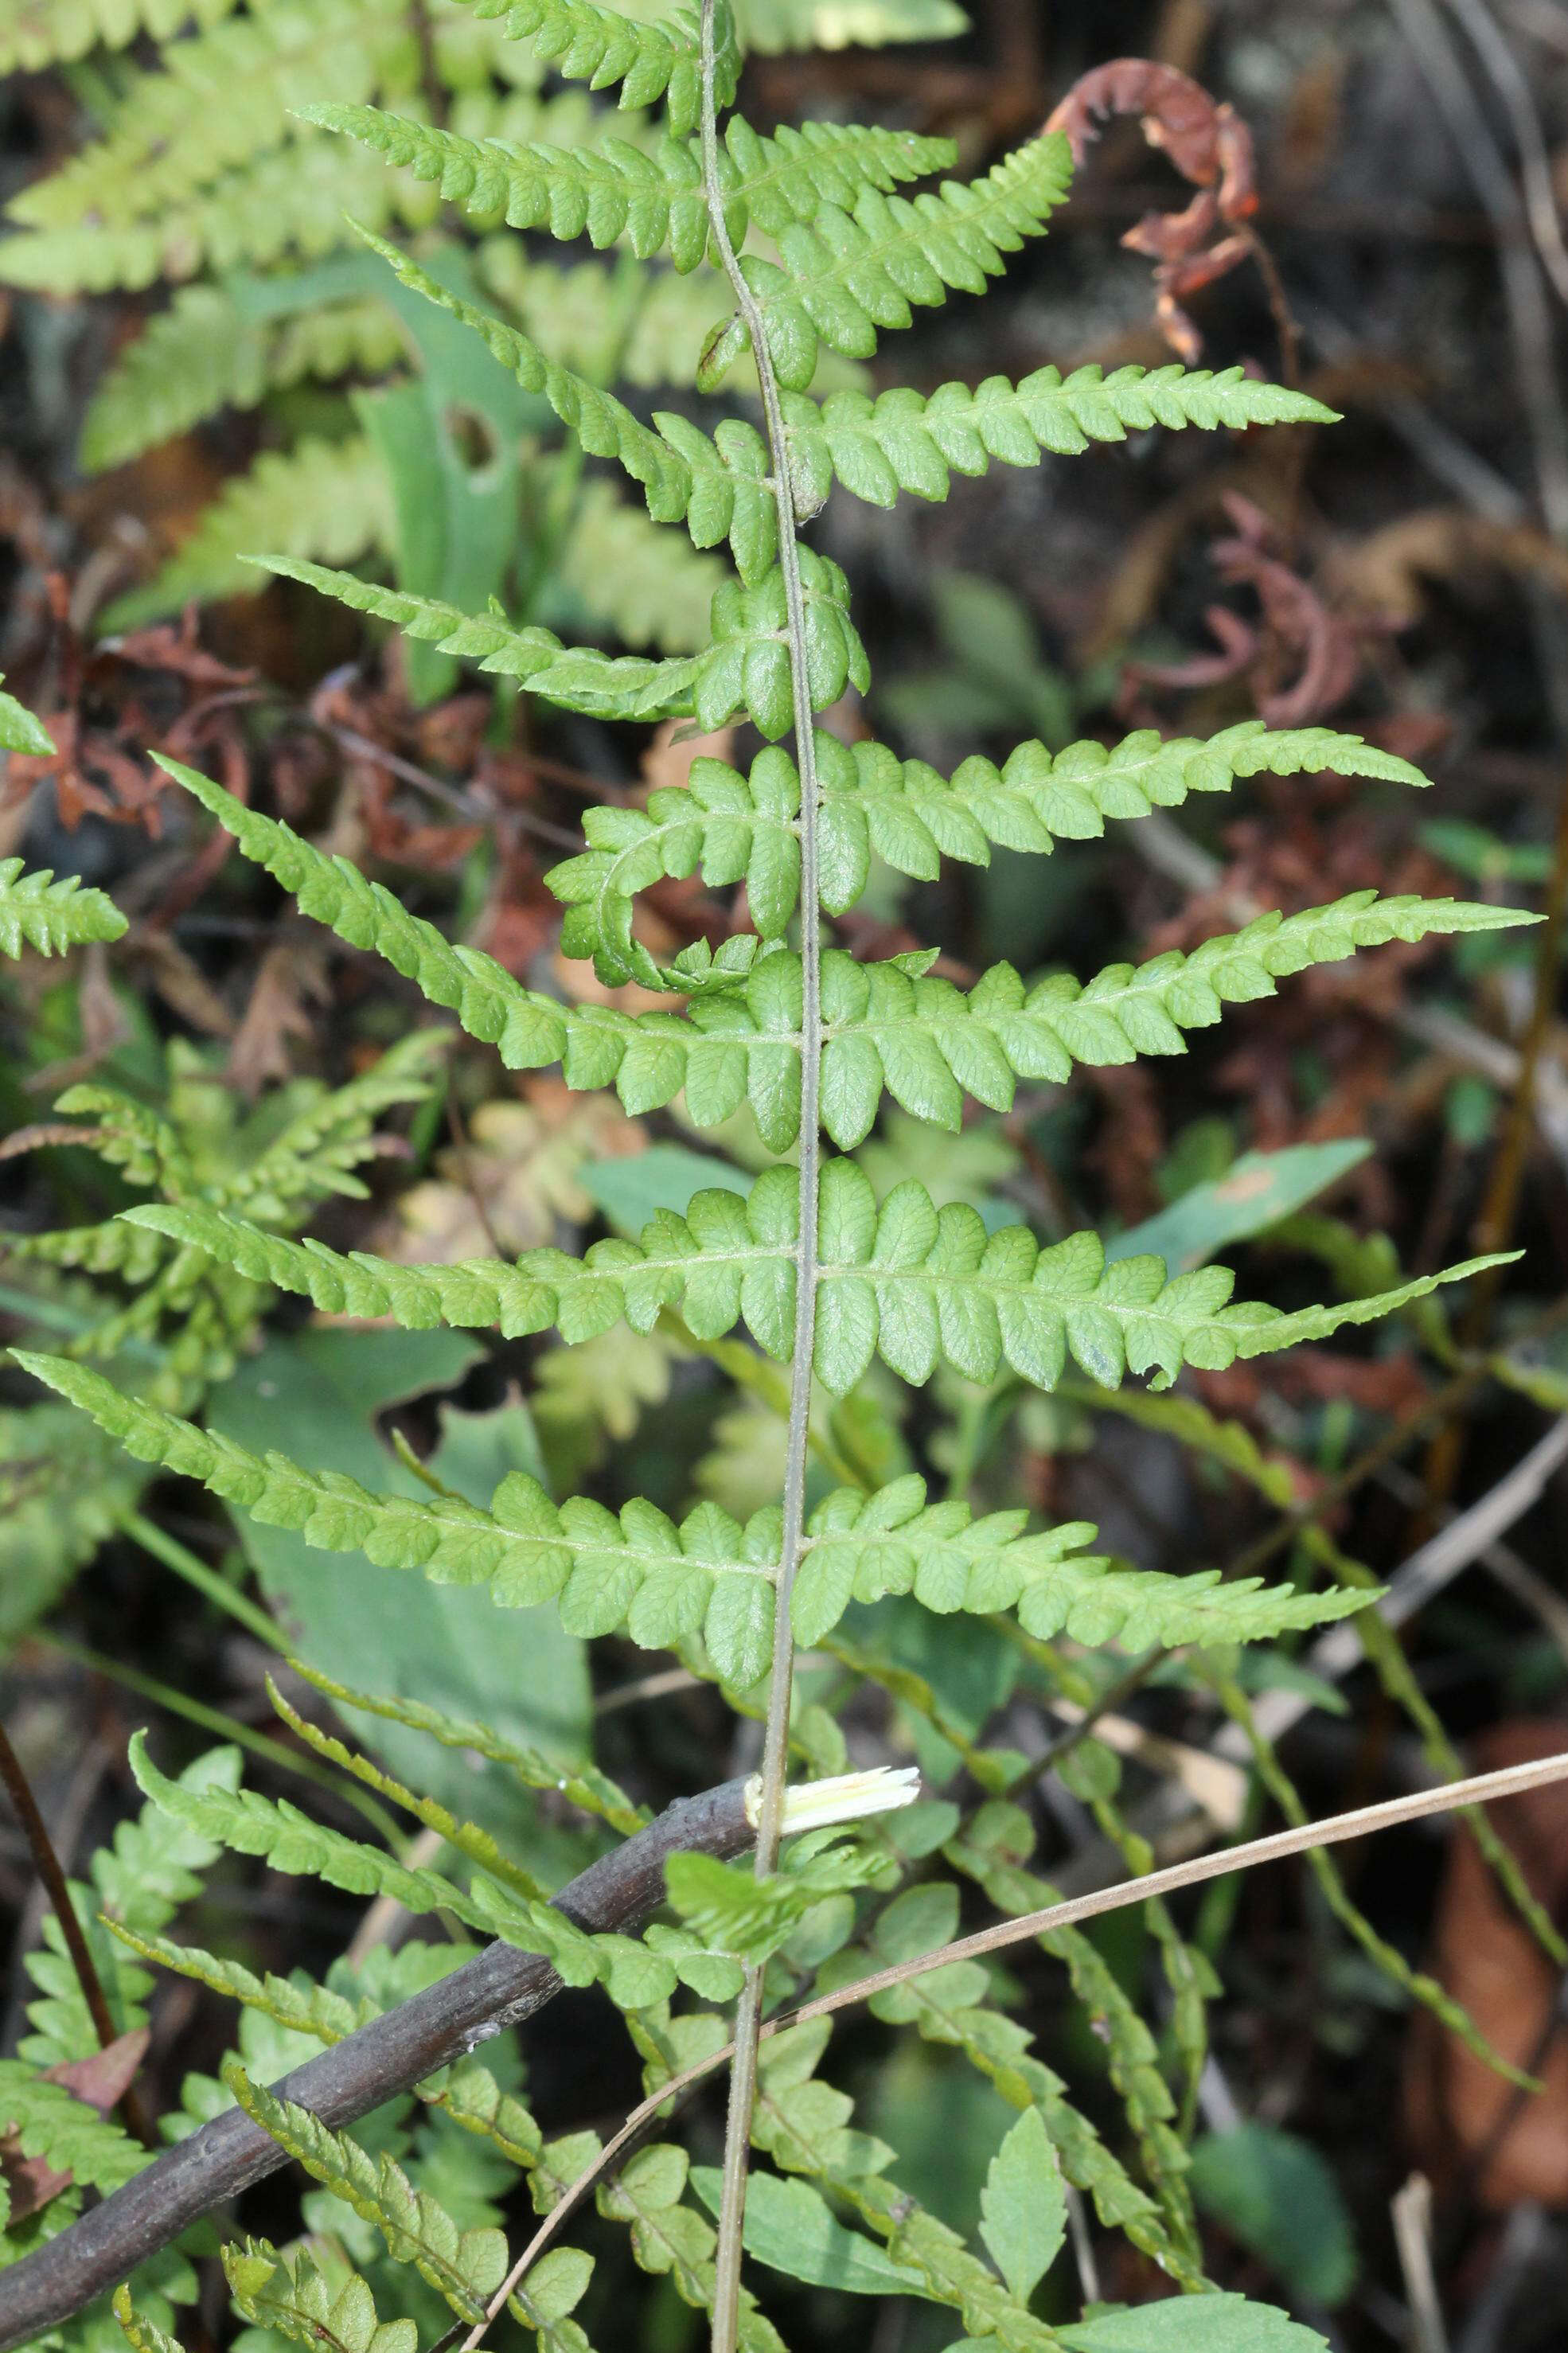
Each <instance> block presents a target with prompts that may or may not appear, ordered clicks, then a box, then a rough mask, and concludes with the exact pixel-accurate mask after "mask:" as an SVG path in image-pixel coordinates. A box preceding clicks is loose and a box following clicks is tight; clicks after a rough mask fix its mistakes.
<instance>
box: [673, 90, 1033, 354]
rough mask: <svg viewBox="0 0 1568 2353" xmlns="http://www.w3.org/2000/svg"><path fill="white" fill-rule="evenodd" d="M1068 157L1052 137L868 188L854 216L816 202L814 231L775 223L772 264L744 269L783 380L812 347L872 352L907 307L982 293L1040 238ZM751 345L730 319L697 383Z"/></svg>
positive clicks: (901, 323) (738, 322)
mask: <svg viewBox="0 0 1568 2353" xmlns="http://www.w3.org/2000/svg"><path fill="white" fill-rule="evenodd" d="M1070 170H1071V156H1070V153H1069V151H1068V144H1067V142H1066V140H1065V139H1063V138H1061V137H1059V136H1058V135H1057V134H1054V133H1053V134H1052V135H1051V136H1050V137H1049V138H1041V139H1037V140H1033V141H1031V142H1030V143H1029V144H1028V145H1027V146H1026V147H1020V148H1018V149H1017V150H1016V152H1015V153H1013V154H1011V155H1009V156H1007V157H1005V159H1004V161H1003V162H1002V163H1000V164H997V165H996V166H995V168H994V170H993V171H991V172H989V173H988V174H986V176H985V177H984V179H983V180H975V181H973V182H970V183H968V184H967V185H966V184H964V183H963V182H961V181H956V180H948V181H945V182H944V183H943V184H942V188H941V190H940V191H939V192H938V193H937V194H936V195H921V196H916V197H915V198H914V199H913V200H912V201H910V199H909V198H907V197H904V196H898V195H882V194H881V192H880V191H879V189H876V188H867V189H865V190H863V191H862V193H861V194H860V195H859V196H858V198H857V200H856V203H855V207H854V210H853V211H852V212H846V211H844V210H843V209H842V208H841V207H839V206H833V205H825V206H822V207H821V208H820V209H819V210H818V212H817V213H816V216H815V218H814V220H813V222H812V224H811V226H809V227H807V226H806V225H805V223H804V222H799V221H797V222H795V224H794V225H792V226H791V227H787V228H783V229H781V231H780V233H779V236H778V239H777V243H778V250H779V259H778V260H777V261H776V262H773V261H763V260H762V259H758V258H756V257H755V256H747V257H745V258H744V259H742V264H741V267H742V270H743V271H744V273H745V277H746V282H747V284H748V285H749V286H750V288H751V290H752V293H753V295H754V296H755V297H756V301H757V306H758V309H759V310H760V311H761V313H762V320H763V332H764V333H765V335H766V336H767V339H768V349H769V351H770V353H772V356H773V366H774V369H775V370H776V372H777V375H778V379H779V382H780V383H781V385H784V386H785V387H786V388H787V389H788V390H790V391H792V392H805V390H806V388H807V387H808V385H810V383H811V380H812V378H813V376H814V375H816V361H817V353H818V350H819V347H820V345H821V344H822V343H826V344H827V346H828V347H829V349H830V350H832V351H836V352H843V353H846V354H847V356H849V357H850V358H852V359H869V358H871V357H872V355H873V354H874V353H875V352H876V349H877V337H878V334H879V332H882V331H886V330H887V329H889V328H896V327H907V326H909V324H910V320H911V315H912V314H911V312H910V303H911V302H918V303H938V302H944V301H946V300H947V296H948V293H949V291H950V290H954V289H956V290H961V291H963V292H965V293H970V294H981V293H984V290H985V281H986V280H987V278H994V277H996V276H997V275H999V274H1000V272H1001V270H1002V269H1004V267H1005V264H1004V261H1003V255H1004V254H1005V253H1016V251H1017V250H1018V249H1019V248H1020V247H1021V246H1022V245H1023V243H1024V240H1025V239H1026V237H1037V236H1039V235H1040V234H1041V233H1042V231H1043V230H1044V228H1045V226H1046V222H1047V218H1048V216H1050V214H1051V213H1052V212H1054V211H1055V209H1056V207H1057V206H1058V205H1059V204H1060V203H1061V201H1062V199H1063V197H1064V196H1065V195H1066V194H1067V186H1068V176H1069V174H1070ZM748 342H749V336H748V334H747V331H746V327H745V324H744V322H743V321H742V319H741V318H740V317H739V315H738V314H737V315H736V316H735V317H734V318H732V319H731V321H730V322H729V324H728V326H727V327H724V328H723V329H722V331H716V332H715V334H714V337H713V340H712V342H711V343H710V347H709V351H708V353H707V356H706V358H705V361H704V364H703V367H702V369H701V371H700V375H699V377H698V383H699V385H700V389H701V390H703V391H704V392H713V391H716V390H717V389H718V387H719V385H721V383H722V382H723V380H724V377H725V376H726V375H728V373H729V371H730V369H731V367H732V366H733V364H734V363H735V361H736V360H737V359H738V358H739V356H740V354H741V353H742V351H743V350H744V349H745V348H746V345H747V343H748Z"/></svg>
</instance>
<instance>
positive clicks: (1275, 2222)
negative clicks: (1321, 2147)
mask: <svg viewBox="0 0 1568 2353" xmlns="http://www.w3.org/2000/svg"><path fill="white" fill-rule="evenodd" d="M1192 2184H1193V2195H1194V2198H1195V2199H1196V2200H1197V2202H1198V2205H1199V2206H1200V2207H1201V2208H1202V2210H1203V2211H1204V2212H1205V2214H1207V2215H1208V2216H1210V2218H1211V2219H1212V2220H1213V2221H1215V2222H1217V2223H1218V2224H1219V2225H1220V2227H1221V2228H1222V2229H1223V2230H1225V2231H1226V2232H1228V2233H1229V2235H1230V2237H1231V2238H1233V2239H1235V2240H1237V2241H1238V2242H1239V2243H1240V2244H1241V2245H1242V2246H1244V2247H1247V2248H1249V2249H1250V2250H1251V2252H1252V2253H1254V2254H1257V2255H1261V2256H1262V2258H1263V2260H1264V2262H1265V2263H1268V2266H1269V2267H1270V2269H1271V2270H1272V2271H1274V2272H1275V2273H1276V2274H1278V2275H1279V2278H1280V2279H1281V2280H1282V2281H1283V2282H1284V2284H1285V2285H1286V2286H1287V2287H1288V2288H1289V2290H1290V2292H1291V2294H1292V2295H1295V2296H1298V2297H1300V2298H1302V2299H1303V2300H1304V2301H1306V2302H1308V2303H1310V2304H1323V2305H1337V2304H1342V2303H1343V2301H1344V2299H1345V2297H1346V2296H1347V2295H1349V2294H1350V2292H1351V2289H1352V2286H1353V2285H1354V2284H1355V2275H1356V2255H1355V2241H1354V2237H1353V2234H1352V2229H1351V2219H1350V2215H1349V2213H1348V2211H1346V2207H1345V2202H1344V2199H1343V2197H1342V2195H1341V2191H1340V2186H1339V2184H1338V2182H1337V2181H1336V2180H1335V2179H1334V2177H1333V2174H1332V2172H1331V2169H1330V2168H1329V2166H1328V2164H1327V2163H1326V2162H1325V2160H1324V2159H1323V2158H1322V2157H1321V2156H1320V2154H1319V2152H1318V2151H1317V2150H1316V2149H1315V2148H1314V2147H1312V2146H1311V2144H1310V2141H1305V2140H1301V2139H1300V2138H1299V2137H1298V2136H1297V2135H1296V2134H1294V2133H1289V2132H1281V2131H1280V2130H1279V2127H1278V2126H1275V2125H1263V2124H1243V2125H1238V2126H1237V2128H1236V2129H1235V2131H1233V2132H1225V2133H1205V2135H1204V2136H1203V2137H1202V2138H1201V2139H1200V2140H1199V2141H1198V2142H1197V2143H1196V2144H1195V2146H1194V2149H1193V2170H1192Z"/></svg>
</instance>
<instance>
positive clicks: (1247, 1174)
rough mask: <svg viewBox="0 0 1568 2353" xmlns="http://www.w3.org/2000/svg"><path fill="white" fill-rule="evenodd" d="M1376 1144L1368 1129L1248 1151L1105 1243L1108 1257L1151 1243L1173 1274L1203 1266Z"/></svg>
mask: <svg viewBox="0 0 1568 2353" xmlns="http://www.w3.org/2000/svg"><path fill="white" fill-rule="evenodd" d="M1371 1150H1372V1145H1370V1144H1369V1143H1367V1141H1366V1140H1365V1138H1364V1137H1363V1136H1348V1137H1346V1138H1345V1139H1344V1140H1343V1141H1342V1142H1336V1143H1333V1144H1297V1145H1289V1147H1288V1148H1287V1149H1286V1150H1285V1151H1283V1152H1244V1153H1243V1154H1242V1155H1241V1157H1240V1159H1239V1160H1237V1161H1236V1162H1235V1163H1234V1164H1233V1166H1231V1167H1229V1168H1227V1169H1226V1173H1225V1175H1224V1176H1221V1177H1218V1178H1216V1179H1215V1182H1214V1183H1213V1184H1207V1185H1194V1187H1192V1189H1191V1191H1190V1192H1186V1193H1184V1194H1183V1195H1182V1196H1181V1198H1180V1199H1179V1200H1176V1201H1173V1202H1172V1204H1171V1206H1170V1208H1168V1209H1162V1210H1161V1211H1160V1212H1159V1214H1158V1216H1156V1217H1152V1218H1146V1219H1144V1221H1143V1223H1142V1225H1141V1226H1131V1227H1130V1228H1129V1229H1128V1230H1127V1232H1126V1233H1124V1234H1118V1235H1117V1237H1116V1239H1115V1240H1114V1241H1110V1242H1107V1244H1106V1246H1105V1255H1106V1259H1107V1261H1111V1260H1115V1259H1122V1258H1136V1257H1138V1256H1139V1255H1140V1254H1141V1253H1142V1252H1143V1251H1145V1250H1147V1251H1150V1252H1152V1255H1153V1256H1154V1257H1156V1258H1163V1260H1164V1261H1165V1264H1166V1266H1167V1267H1168V1268H1169V1270H1170V1271H1171V1272H1172V1273H1173V1274H1184V1273H1185V1272H1186V1271H1188V1269H1189V1268H1191V1267H1194V1266H1202V1265H1204V1264H1205V1261H1207V1260H1209V1259H1211V1258H1213V1257H1214V1255H1215V1251H1216V1250H1228V1249H1229V1247H1230V1245H1231V1244H1232V1243H1233V1242H1241V1241H1246V1240H1248V1239H1249V1238H1250V1237H1251V1236H1252V1235H1253V1234H1260V1233H1262V1232H1263V1231H1264V1229H1265V1228H1266V1227H1268V1226H1272V1225H1274V1224H1276V1223H1277V1222H1278V1220H1279V1219H1281V1218H1288V1217H1289V1216H1291V1215H1292V1213H1293V1212H1294V1211H1295V1210H1297V1209H1299V1208H1301V1207H1302V1205H1303V1204H1304V1203H1305V1202H1308V1201H1310V1200H1312V1199H1314V1198H1315V1197H1316V1196H1317V1195H1318V1194H1319V1193H1322V1192H1326V1191H1327V1189H1328V1187H1330V1186H1331V1185H1335V1184H1337V1183H1338V1182H1339V1180H1340V1178H1341V1177H1342V1176H1347V1175H1348V1174H1349V1172H1350V1170H1351V1169H1352V1168H1355V1167H1359V1166H1360V1165H1361V1163H1362V1162H1363V1160H1364V1159H1365V1158H1366V1156H1367V1155H1368V1153H1369V1152H1370V1151H1371Z"/></svg>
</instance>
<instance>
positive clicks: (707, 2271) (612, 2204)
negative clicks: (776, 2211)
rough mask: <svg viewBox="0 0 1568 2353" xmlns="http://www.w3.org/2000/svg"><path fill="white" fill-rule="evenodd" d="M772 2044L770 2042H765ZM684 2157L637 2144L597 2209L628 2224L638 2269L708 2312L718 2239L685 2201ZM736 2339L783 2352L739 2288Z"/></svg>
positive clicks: (663, 2145) (761, 2351) (747, 2347)
mask: <svg viewBox="0 0 1568 2353" xmlns="http://www.w3.org/2000/svg"><path fill="white" fill-rule="evenodd" d="M770 2047H771V2046H770ZM688 2171H689V2161H688V2158H687V2155H686V2151H685V2150H684V2149H683V2148H678V2147H675V2146H674V2144H673V2143H671V2142H668V2141H664V2142H658V2143H656V2144H655V2146H654V2147H651V2148H640V2149H638V2150H637V2154H636V2156H635V2157H633V2158H631V2160H630V2162H629V2163H628V2164H626V2165H624V2166H621V2167H619V2168H617V2169H616V2172H615V2173H614V2174H613V2175H612V2176H611V2177H610V2179H607V2180H605V2181H604V2182H602V2183H601V2184H600V2186H599V2189H598V2190H597V2192H596V2197H595V2202H596V2204H597V2206H598V2209H599V2211H600V2213H601V2214H603V2215H604V2216H605V2219H606V2220H607V2221H614V2222H625V2223H626V2224H628V2225H629V2226H630V2229H631V2239H632V2255H633V2258H634V2260H635V2261H636V2262H637V2264H638V2266H639V2267H640V2269H642V2270H643V2271H645V2272H650V2273H651V2274H653V2275H654V2276H655V2278H658V2279H668V2281H669V2283H670V2284H671V2285H672V2286H673V2288H674V2289H675V2292H676V2294H677V2295H679V2298H680V2300H681V2302H682V2303H683V2304H686V2305H689V2306H690V2308H691V2309H692V2310H693V2311H694V2312H711V2311H712V2309H713V2296H714V2265H713V2250H714V2247H715V2245H716V2243H717V2241H716V2236H715V2233H714V2231H713V2228H712V2225H711V2224H710V2222H709V2221H708V2220H707V2218H706V2216H704V2215H701V2214H699V2213H697V2212H695V2211H694V2210H693V2209H692V2208H691V2207H689V2206H688V2205H686V2204H684V2203H683V2202H682V2201H683V2198H684V2193H685V2189H686V2184H687V2176H688ZM737 2343H738V2344H739V2346H740V2348H741V2353H784V2346H783V2344H782V2342H781V2340H780V2338H779V2337H778V2335H777V2333H776V2331H775V2330H774V2329H773V2327H772V2326H771V2324H770V2323H769V2322H768V2321H767V2320H766V2319H765V2318H764V2317H763V2315H762V2313H761V2312H759V2311H758V2309H757V2306H756V2302H755V2299H754V2297H753V2296H752V2294H751V2291H750V2290H749V2289H747V2288H742V2291H741V2299H740V2313H739V2333H738V2337H737Z"/></svg>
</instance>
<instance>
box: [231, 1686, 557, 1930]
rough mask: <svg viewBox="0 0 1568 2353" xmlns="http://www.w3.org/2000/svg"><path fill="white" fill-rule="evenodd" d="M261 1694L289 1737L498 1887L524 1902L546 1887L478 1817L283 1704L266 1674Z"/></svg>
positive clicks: (287, 1704) (286, 1702)
mask: <svg viewBox="0 0 1568 2353" xmlns="http://www.w3.org/2000/svg"><path fill="white" fill-rule="evenodd" d="M267 1696H268V1699H269V1700H270V1701H271V1702H272V1704H273V1706H274V1708H275V1709H276V1710H277V1712H278V1714H279V1715H280V1716H281V1717H282V1719H283V1721H284V1723H285V1724H286V1725H288V1726H289V1731H290V1732H291V1733H293V1735H294V1736H295V1738H296V1739H297V1740H299V1741H300V1743H301V1744H302V1745H303V1746H305V1747H307V1748H310V1749H313V1750H314V1752H315V1754H316V1755H317V1756H318V1757H322V1758H324V1760H325V1761H326V1763H327V1764H329V1765H335V1766H336V1767H338V1770H339V1771H340V1772H342V1773H346V1774H348V1775H349V1776H350V1777H351V1778H353V1779H354V1780H356V1781H363V1783H364V1785H365V1787H366V1788H370V1789H374V1791H375V1792H376V1794H377V1796H378V1797H383V1798H389V1799H391V1800H392V1803H393V1804H394V1805H395V1806H401V1807H402V1809H403V1810H404V1812H405V1813H408V1814H412V1815H413V1816H414V1819H415V1820H416V1821H417V1822H419V1823H421V1824H422V1825H423V1826H424V1828H425V1829H426V1830H427V1831H433V1832H434V1834H435V1835H436V1836H437V1838H439V1839H440V1840H442V1841H443V1842H444V1843H445V1844H446V1845H447V1846H449V1847H452V1848H454V1849H455V1850H456V1851H457V1852H458V1854H462V1855H467V1857H468V1861H469V1862H472V1863H475V1864H477V1865H478V1867H479V1870H480V1871H482V1872H486V1873H489V1876H490V1878H492V1879H495V1880H498V1881H500V1883H501V1885H502V1886H503V1887H506V1888H507V1889H509V1890H510V1891H511V1892H512V1893H513V1894H517V1895H520V1896H521V1897H522V1898H523V1899H524V1901H525V1902H531V1901H532V1900H533V1899H534V1898H536V1897H540V1898H542V1896H543V1895H544V1894H545V1893H546V1890H545V1889H544V1887H543V1886H542V1883H541V1882H540V1881H539V1880H537V1879H535V1878H534V1876H533V1874H532V1873H531V1872H529V1871H525V1870H524V1869H523V1867H522V1865H521V1863H518V1862H512V1860H511V1858H510V1856H509V1855H507V1854H504V1853H503V1852H502V1851H501V1849H500V1847H499V1846H498V1845H497V1844H496V1841H495V1840H494V1839H493V1838H492V1836H491V1835H490V1833H489V1831H487V1830H484V1829H482V1828H481V1827H480V1825H479V1823H478V1822H472V1821H467V1820H461V1819H460V1818H459V1817H458V1815H456V1814H454V1813H453V1812H452V1810H451V1809H450V1807H448V1806H444V1805H442V1803H441V1802H440V1800H439V1799H437V1798H427V1797H425V1796H423V1795H421V1794H420V1793H419V1792H418V1791H417V1790H414V1789H411V1788H408V1786H407V1784H406V1783H405V1782H403V1781H399V1780H397V1779H395V1777H394V1776H393V1775H392V1774H390V1773H388V1772H387V1771H386V1770H385V1769H384V1767H382V1766H380V1765H377V1764H374V1762H373V1761H372V1759H371V1758H370V1757H365V1756H362V1755H361V1753H360V1751H359V1750H358V1749H355V1748H351V1747H350V1746H348V1744H347V1743H346V1742H345V1741H342V1740H339V1739H338V1738H337V1737H336V1736H335V1735H334V1734H332V1733H330V1732H326V1731H323V1730H322V1728H321V1725H316V1724H312V1723H311V1722H310V1719H309V1718H308V1717H307V1716H303V1715H300V1711H299V1709H298V1708H297V1707H293V1706H291V1705H290V1704H289V1701H288V1700H286V1699H285V1698H284V1696H283V1694H282V1693H281V1692H280V1691H279V1688H278V1685H277V1683H275V1682H274V1681H273V1679H272V1677H271V1676H270V1675H268V1679H267Z"/></svg>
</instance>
